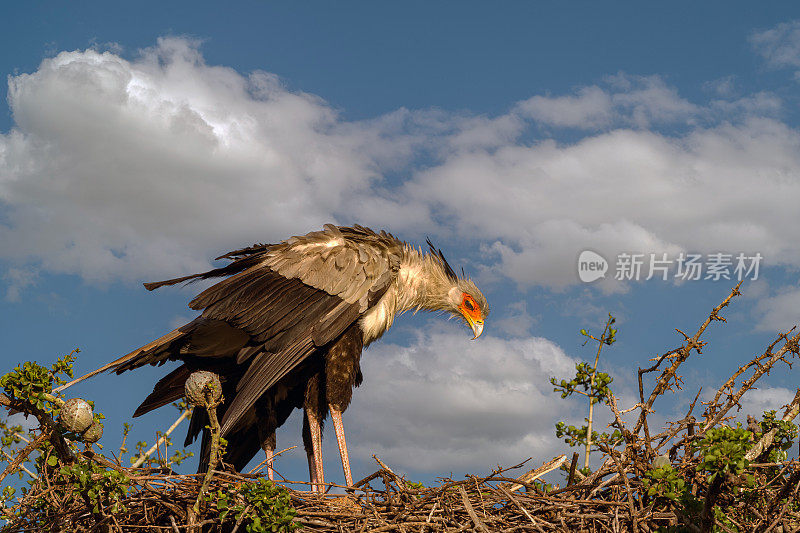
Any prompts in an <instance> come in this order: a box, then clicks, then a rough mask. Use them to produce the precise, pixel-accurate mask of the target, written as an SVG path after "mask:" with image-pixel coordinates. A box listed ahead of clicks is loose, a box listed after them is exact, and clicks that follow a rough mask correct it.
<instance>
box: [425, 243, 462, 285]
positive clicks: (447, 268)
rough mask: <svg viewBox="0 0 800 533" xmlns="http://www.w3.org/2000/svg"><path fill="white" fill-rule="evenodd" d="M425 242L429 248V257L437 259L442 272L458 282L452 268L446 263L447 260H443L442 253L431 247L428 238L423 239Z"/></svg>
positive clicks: (431, 244)
mask: <svg viewBox="0 0 800 533" xmlns="http://www.w3.org/2000/svg"><path fill="white" fill-rule="evenodd" d="M425 242H427V243H428V246H429V247H430V250H431V255H433V256H434V257H437V258H438V259H439V261H441V263H442V266H443V267H444V271H445V272H446V273H447V276H448V277H449V278H451V279H452V280H453V281H458V276H457V275H456V272H455V270H453V267H451V266H450V263H448V262H447V259H445V258H444V254H443V253H442V251H441V250H440V249H438V248H437V247H436V246H434V245H433V243H432V242H431V239H430V237H428V238H427V239H425Z"/></svg>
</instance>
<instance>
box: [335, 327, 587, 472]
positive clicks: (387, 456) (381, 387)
mask: <svg viewBox="0 0 800 533" xmlns="http://www.w3.org/2000/svg"><path fill="white" fill-rule="evenodd" d="M480 340H481V342H471V341H470V340H468V337H467V336H465V335H464V332H463V331H454V329H453V328H443V329H438V330H434V331H432V332H431V331H426V332H424V333H419V334H417V336H416V339H415V340H414V341H413V342H412V343H411V344H410V345H408V346H397V345H392V344H388V343H379V344H376V345H373V346H372V347H370V348H369V349H368V350H367V351H366V352H364V355H363V357H362V360H361V361H362V370H363V373H364V384H363V385H362V386H361V387H360V388H359V389H357V390H356V391H355V394H354V395H353V403H352V405H351V407H350V408H349V409H348V411H347V414H346V415H345V416H346V418H347V420H348V421H350V422H348V431H349V432H350V434H351V435H353V439H352V442H353V443H354V445H355V447H354V448H353V453H354V455H355V456H359V455H361V456H363V458H368V457H369V456H370V454H372V453H376V454H377V455H378V456H379V457H381V458H382V459H383V460H385V461H387V462H388V463H389V464H392V465H397V466H399V467H401V468H404V469H411V470H415V471H431V472H439V473H440V472H442V471H446V470H448V469H453V470H454V471H455V470H459V469H463V468H474V467H475V465H481V464H483V465H485V466H486V467H487V468H489V467H491V466H493V465H496V464H498V463H500V464H504V465H507V466H508V465H510V464H515V463H517V462H519V461H521V460H524V459H527V458H528V457H531V456H533V457H539V458H541V457H547V456H548V455H555V454H556V453H557V450H558V449H560V447H561V446H560V445H559V443H558V440H557V439H556V438H555V434H554V429H553V427H554V424H555V421H556V420H563V419H567V418H571V415H572V414H573V413H572V408H571V403H570V402H566V401H564V400H562V399H561V398H560V397H559V396H558V395H557V394H554V393H553V392H552V385H550V383H549V382H548V380H549V378H550V377H551V376H565V375H568V374H570V373H571V372H573V371H574V361H573V360H572V359H571V358H570V357H569V356H567V355H566V354H565V353H564V351H563V350H562V349H561V348H560V347H559V346H557V345H556V344H554V343H553V342H551V341H549V340H547V339H543V338H540V337H519V338H512V339H500V338H497V337H491V336H489V337H486V336H485V335H484V336H483V337H481V339H480Z"/></svg>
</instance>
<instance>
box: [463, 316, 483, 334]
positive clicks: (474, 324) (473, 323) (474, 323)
mask: <svg viewBox="0 0 800 533" xmlns="http://www.w3.org/2000/svg"><path fill="white" fill-rule="evenodd" d="M466 318H467V322H468V323H469V327H471V328H472V333H473V334H474V335H475V336H474V337H472V340H475V339H477V338H478V337H480V336H481V333H483V320H472V318H470V316H469V315H466Z"/></svg>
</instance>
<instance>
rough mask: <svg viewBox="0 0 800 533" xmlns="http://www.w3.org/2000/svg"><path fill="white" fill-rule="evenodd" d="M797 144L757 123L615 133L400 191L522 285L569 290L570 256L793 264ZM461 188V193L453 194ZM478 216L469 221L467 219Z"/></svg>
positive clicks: (429, 176)
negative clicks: (485, 246) (750, 258)
mask: <svg viewBox="0 0 800 533" xmlns="http://www.w3.org/2000/svg"><path fill="white" fill-rule="evenodd" d="M798 147H800V136H799V135H798V133H797V132H796V131H795V130H793V129H791V128H789V127H787V126H786V125H784V124H782V123H780V122H778V121H776V120H774V119H767V118H751V119H747V120H745V121H743V122H741V123H738V124H721V125H718V126H714V127H708V128H697V129H694V130H692V131H690V132H688V133H687V134H685V135H682V136H678V137H670V136H666V135H663V134H659V133H655V132H651V131H634V130H630V129H618V130H613V131H609V132H606V133H601V134H597V135H594V136H589V137H586V138H584V139H582V140H580V141H578V142H576V143H574V144H569V145H558V144H556V143H555V142H553V141H542V142H539V143H535V144H533V145H531V146H522V145H513V146H506V147H503V148H500V149H498V150H495V151H473V152H470V153H460V154H456V155H454V156H453V157H449V158H447V159H446V160H445V161H443V162H442V164H440V165H437V166H435V167H433V168H429V169H427V170H425V171H423V172H420V173H419V174H418V175H417V176H415V178H414V179H413V180H412V181H410V182H409V183H407V184H406V189H407V192H408V194H409V195H410V196H412V197H416V198H417V199H418V201H420V202H423V201H424V202H428V203H429V204H431V205H432V206H434V207H433V209H435V210H436V211H437V212H438V213H440V214H442V213H444V214H445V215H446V218H448V219H450V220H451V221H452V224H453V226H454V227H455V228H457V230H458V231H460V232H462V234H463V235H465V236H466V235H469V236H473V237H480V238H482V239H485V240H487V241H493V242H494V244H493V245H492V246H491V248H490V250H492V251H494V252H496V253H497V254H499V257H500V263H499V264H500V266H499V268H500V269H501V270H502V272H503V273H504V274H506V275H508V276H509V277H511V278H512V279H514V280H515V281H517V282H518V283H520V284H522V285H530V284H537V285H544V286H550V287H553V286H556V287H557V286H566V285H570V284H574V283H576V282H577V274H576V271H575V265H576V261H577V257H578V255H579V253H580V252H581V251H582V250H584V249H593V250H595V251H597V252H598V253H600V254H601V255H604V256H605V257H606V258H607V259H609V260H610V261H612V263H613V257H615V256H616V255H617V254H618V253H620V252H643V253H648V252H651V253H668V254H670V256H671V257H674V254H675V253H677V252H678V251H680V250H688V251H700V252H716V251H730V252H737V251H742V252H748V253H754V252H756V251H759V252H761V253H762V255H763V256H764V258H765V259H764V261H765V263H766V264H770V265H776V264H789V265H798V264H800V248H798V246H797V244H796V243H797V242H800V226H798V225H797V224H796V223H795V221H794V218H795V217H794V213H795V210H794V207H793V206H794V204H795V203H796V199H797V198H800V178H798V176H800V156H799V155H798V154H799V153H800V152H798ZM464 183H469V184H470V186H469V187H463V186H461V184H464ZM477 213H479V214H480V216H475V214H477Z"/></svg>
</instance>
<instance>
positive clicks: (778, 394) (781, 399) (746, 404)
mask: <svg viewBox="0 0 800 533" xmlns="http://www.w3.org/2000/svg"><path fill="white" fill-rule="evenodd" d="M794 394H795V391H793V390H789V389H786V388H783V387H766V388H763V389H754V390H750V391H748V392H747V393H746V394H745V395H744V396H742V401H741V403H742V409H741V410H739V411H738V412H736V411H735V409H734V411H733V413H732V414H738V418H740V419H741V421H743V422H744V420H746V418H747V415H752V416H754V417H756V419H759V420H760V419H761V414H762V413H763V412H764V411H770V410H775V411H778V418H780V417H781V416H783V410H782V409H781V407H783V406H785V405H787V404H788V403H789V402H791V401H792V399H793V398H794Z"/></svg>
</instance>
